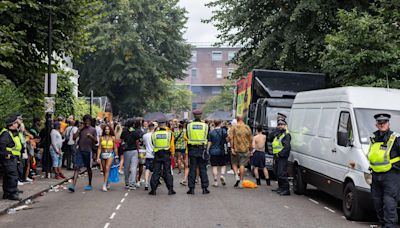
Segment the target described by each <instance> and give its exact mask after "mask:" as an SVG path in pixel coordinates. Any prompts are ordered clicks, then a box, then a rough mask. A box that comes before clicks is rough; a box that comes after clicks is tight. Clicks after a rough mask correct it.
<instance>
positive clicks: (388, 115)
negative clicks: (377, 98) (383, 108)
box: [374, 113, 392, 121]
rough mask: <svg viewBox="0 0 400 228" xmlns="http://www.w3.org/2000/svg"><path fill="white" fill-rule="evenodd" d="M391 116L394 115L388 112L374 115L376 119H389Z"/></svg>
mask: <svg viewBox="0 0 400 228" xmlns="http://www.w3.org/2000/svg"><path fill="white" fill-rule="evenodd" d="M390 117H392V116H391V115H390V114H387V113H379V114H376V115H374V118H375V120H376V121H389V120H390Z"/></svg>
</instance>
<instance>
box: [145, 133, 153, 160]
mask: <svg viewBox="0 0 400 228" xmlns="http://www.w3.org/2000/svg"><path fill="white" fill-rule="evenodd" d="M151 135H152V133H151V132H148V133H146V134H144V135H143V144H144V146H145V147H146V158H154V153H153V151H154V147H153V143H152V141H151Z"/></svg>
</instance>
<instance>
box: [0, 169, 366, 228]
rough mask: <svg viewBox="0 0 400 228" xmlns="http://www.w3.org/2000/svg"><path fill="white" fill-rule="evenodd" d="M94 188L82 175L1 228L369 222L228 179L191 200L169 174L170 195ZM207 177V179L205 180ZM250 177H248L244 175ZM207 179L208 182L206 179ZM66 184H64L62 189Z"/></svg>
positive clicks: (320, 201)
mask: <svg viewBox="0 0 400 228" xmlns="http://www.w3.org/2000/svg"><path fill="white" fill-rule="evenodd" d="M94 176H95V177H94V181H93V186H94V190H93V191H90V192H85V191H84V190H83V186H84V184H85V183H86V178H87V177H82V178H80V179H79V181H78V186H77V191H76V192H75V193H69V192H68V191H67V190H65V189H63V188H62V187H61V188H60V190H59V191H57V192H54V191H53V192H49V193H47V194H46V195H44V196H42V197H39V198H37V199H36V200H35V201H34V203H33V204H31V205H29V207H28V208H27V209H25V210H21V211H17V212H16V213H14V214H7V215H4V216H1V217H0V227H18V228H20V227H38V228H39V227H40V228H43V227H52V228H55V227H74V228H76V227H85V228H89V227H105V228H112V227H207V228H208V227H210V228H224V227H240V228H242V227H252V228H253V227H370V225H371V224H372V223H371V222H352V221H348V220H346V219H345V218H344V217H343V213H342V212H341V210H340V201H338V200H335V199H333V198H332V197H329V196H328V195H325V194H323V193H321V192H320V191H318V190H310V191H309V194H307V195H306V196H297V195H293V194H292V195H291V196H279V195H277V194H276V193H273V192H271V189H272V188H275V187H276V183H275V182H274V183H273V186H272V187H267V186H266V185H265V184H264V183H263V185H262V186H261V187H259V188H257V189H235V188H233V182H234V178H233V175H228V176H227V182H228V185H227V186H225V187H217V188H214V187H210V191H211V194H209V195H202V194H201V189H200V186H199V185H197V186H196V194H195V195H194V196H192V195H187V194H186V191H187V188H186V187H183V186H180V185H179V184H178V183H179V180H180V178H181V175H177V174H176V175H174V182H175V190H176V192H177V194H176V195H174V196H168V195H167V190H166V188H165V185H162V186H161V188H160V189H159V190H158V191H157V195H156V196H149V195H148V194H147V192H145V191H144V189H143V188H140V189H137V190H132V191H127V190H124V189H123V183H122V182H120V183H119V184H116V185H113V186H112V189H111V191H109V192H101V191H100V186H101V182H102V176H101V175H100V173H99V172H98V171H95V174H94ZM209 177H211V176H209ZM248 178H249V179H250V178H251V177H248ZM210 180H211V178H210ZM64 186H66V185H64Z"/></svg>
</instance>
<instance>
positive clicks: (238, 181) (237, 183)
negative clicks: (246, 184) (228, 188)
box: [233, 174, 240, 188]
mask: <svg viewBox="0 0 400 228" xmlns="http://www.w3.org/2000/svg"><path fill="white" fill-rule="evenodd" d="M235 179H236V183H235V185H234V186H233V187H235V188H237V187H238V186H239V183H240V177H239V175H237V174H236V175H235Z"/></svg>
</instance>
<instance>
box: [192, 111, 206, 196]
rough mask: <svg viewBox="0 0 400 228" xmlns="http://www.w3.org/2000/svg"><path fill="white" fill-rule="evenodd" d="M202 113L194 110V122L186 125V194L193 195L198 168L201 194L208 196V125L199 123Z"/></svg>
mask: <svg viewBox="0 0 400 228" xmlns="http://www.w3.org/2000/svg"><path fill="white" fill-rule="evenodd" d="M201 115H202V112H201V111H200V110H197V109H196V110H194V111H193V116H194V121H193V122H192V123H189V124H188V125H187V130H186V134H187V139H188V155H189V191H188V192H187V194H192V195H194V187H195V180H196V169H197V167H199V170H200V178H201V188H202V189H203V194H208V193H210V191H208V185H209V182H208V175H207V162H208V154H207V148H206V146H207V136H208V125H207V124H206V123H203V122H201V120H200V119H201Z"/></svg>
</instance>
